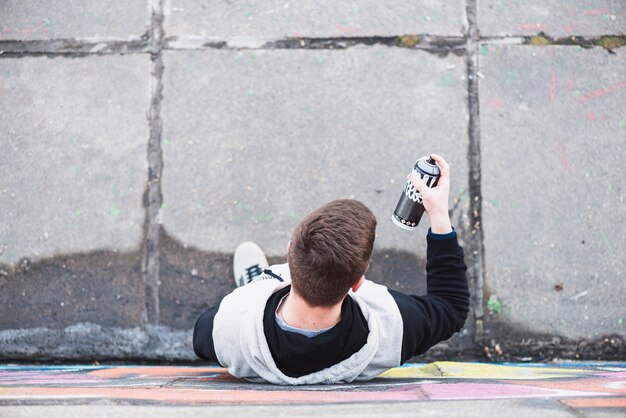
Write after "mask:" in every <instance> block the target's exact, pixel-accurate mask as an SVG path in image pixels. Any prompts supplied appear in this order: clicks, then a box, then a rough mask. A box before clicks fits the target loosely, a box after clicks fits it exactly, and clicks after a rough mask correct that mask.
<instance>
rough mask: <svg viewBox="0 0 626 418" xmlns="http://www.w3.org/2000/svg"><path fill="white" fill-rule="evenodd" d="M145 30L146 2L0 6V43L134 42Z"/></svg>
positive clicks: (13, 0) (41, 1)
mask: <svg viewBox="0 0 626 418" xmlns="http://www.w3.org/2000/svg"><path fill="white" fill-rule="evenodd" d="M149 26H150V11H149V2H148V1H146V0H131V1H128V0H111V1H106V2H103V1H81V2H75V1H72V0H55V1H52V2H51V1H46V0H28V1H26V2H25V1H20V0H3V1H2V2H0V41H2V40H22V41H25V40H41V39H67V38H76V39H97V40H112V39H123V40H131V39H133V40H136V39H140V38H141V36H142V35H144V34H145V33H146V32H147V31H148V29H149Z"/></svg>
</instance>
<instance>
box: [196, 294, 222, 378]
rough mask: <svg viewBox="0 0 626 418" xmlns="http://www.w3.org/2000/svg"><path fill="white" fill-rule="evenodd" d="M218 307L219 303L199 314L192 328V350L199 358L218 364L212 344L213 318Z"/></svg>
mask: <svg viewBox="0 0 626 418" xmlns="http://www.w3.org/2000/svg"><path fill="white" fill-rule="evenodd" d="M218 309H219V305H217V306H214V307H212V308H211V309H209V310H207V311H206V312H204V313H203V314H202V315H200V317H199V318H198V320H197V321H196V326H195V327H194V328H193V351H194V352H195V353H196V356H198V357H200V358H203V359H206V360H210V361H214V362H216V363H217V364H220V362H219V360H218V359H217V355H216V354H215V346H214V345H213V320H214V319H215V315H216V314H217V311H218ZM220 366H221V364H220Z"/></svg>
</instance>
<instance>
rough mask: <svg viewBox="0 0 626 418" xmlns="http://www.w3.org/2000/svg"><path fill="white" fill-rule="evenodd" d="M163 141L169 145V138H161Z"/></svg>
mask: <svg viewBox="0 0 626 418" xmlns="http://www.w3.org/2000/svg"><path fill="white" fill-rule="evenodd" d="M163 143H164V144H165V145H169V144H171V142H170V140H169V139H167V138H165V139H164V140H163Z"/></svg>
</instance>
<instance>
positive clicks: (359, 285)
mask: <svg viewBox="0 0 626 418" xmlns="http://www.w3.org/2000/svg"><path fill="white" fill-rule="evenodd" d="M364 281H365V275H363V276H361V277H360V278H359V280H357V282H356V283H355V284H354V285H352V291H353V292H356V291H357V290H359V287H361V285H362V284H363V282H364Z"/></svg>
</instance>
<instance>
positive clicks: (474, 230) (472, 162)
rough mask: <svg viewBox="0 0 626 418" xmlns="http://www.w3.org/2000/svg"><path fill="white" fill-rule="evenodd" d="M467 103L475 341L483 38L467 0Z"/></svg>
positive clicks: (480, 275) (480, 250) (479, 300)
mask: <svg viewBox="0 0 626 418" xmlns="http://www.w3.org/2000/svg"><path fill="white" fill-rule="evenodd" d="M466 6H467V10H466V13H467V21H468V37H467V46H466V49H467V90H468V92H467V93H468V94H467V100H468V109H469V124H468V139H469V146H468V167H469V199H470V204H469V219H470V225H469V231H468V232H469V234H468V239H467V242H468V249H469V255H468V258H469V260H470V262H469V265H470V266H469V269H468V272H469V276H470V280H471V282H472V287H473V291H472V299H473V302H474V303H473V308H474V320H475V325H476V328H475V335H474V340H475V341H476V342H481V341H482V340H483V316H484V309H483V303H484V295H483V283H484V246H483V245H484V243H483V231H482V192H481V181H480V180H481V179H480V176H481V166H480V163H481V158H480V157H481V155H480V109H479V99H478V77H477V76H476V74H477V73H478V71H479V62H478V56H479V55H478V48H479V46H480V38H479V36H478V24H477V20H476V16H477V13H478V11H477V5H476V0H467V3H466Z"/></svg>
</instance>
